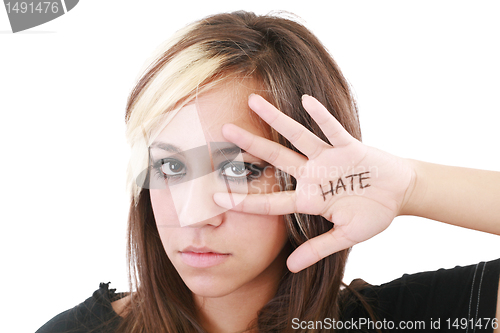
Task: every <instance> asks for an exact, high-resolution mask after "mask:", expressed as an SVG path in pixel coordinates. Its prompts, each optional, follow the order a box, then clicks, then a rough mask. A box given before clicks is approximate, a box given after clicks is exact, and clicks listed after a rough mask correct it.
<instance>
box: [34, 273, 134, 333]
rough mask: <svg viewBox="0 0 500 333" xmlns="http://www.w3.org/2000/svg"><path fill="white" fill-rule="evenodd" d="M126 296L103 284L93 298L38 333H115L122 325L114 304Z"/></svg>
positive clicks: (50, 322)
mask: <svg viewBox="0 0 500 333" xmlns="http://www.w3.org/2000/svg"><path fill="white" fill-rule="evenodd" d="M124 296H125V294H120V293H115V289H109V282H108V283H101V284H100V285H99V289H97V290H96V291H95V292H94V293H93V294H92V296H91V297H89V298H87V299H86V300H85V301H84V302H83V303H80V304H79V305H77V306H75V307H74V308H72V309H69V310H66V311H64V312H62V313H60V314H58V315H57V316H55V317H54V318H52V319H51V320H49V321H48V322H47V323H46V324H45V325H43V326H42V327H40V328H39V329H38V330H37V331H36V333H66V332H71V333H80V332H81V333H83V332H88V331H90V330H95V331H93V332H96V333H98V332H113V331H114V329H116V327H117V325H118V324H119V323H120V317H119V316H118V315H117V313H116V312H115V311H114V309H113V306H112V304H111V303H112V302H114V301H116V300H118V299H121V298H123V297H124Z"/></svg>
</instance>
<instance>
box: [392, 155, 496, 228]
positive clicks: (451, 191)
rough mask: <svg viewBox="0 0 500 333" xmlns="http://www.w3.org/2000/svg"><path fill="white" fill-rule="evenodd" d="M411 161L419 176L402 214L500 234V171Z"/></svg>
mask: <svg viewBox="0 0 500 333" xmlns="http://www.w3.org/2000/svg"><path fill="white" fill-rule="evenodd" d="M408 162H409V163H410V164H411V165H412V166H413V167H414V170H415V177H414V180H413V182H412V184H411V185H410V189H409V192H408V193H407V196H406V198H405V202H404V203H403V206H402V208H401V211H400V214H399V215H415V216H421V217H426V218H429V219H433V220H437V221H441V222H445V223H449V224H453V225H457V226H461V227H465V228H469V229H474V230H480V231H485V232H489V233H493V234H497V235H500V172H494V171H485V170H476V169H468V168H460V167H452V166H445V165H439V164H432V163H426V162H421V161H416V160H408Z"/></svg>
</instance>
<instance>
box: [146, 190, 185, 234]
mask: <svg viewBox="0 0 500 333" xmlns="http://www.w3.org/2000/svg"><path fill="white" fill-rule="evenodd" d="M149 195H150V198H151V206H152V208H153V214H154V217H155V221H156V225H157V227H158V228H161V227H162V226H165V227H166V226H173V225H179V219H178V217H177V212H176V210H175V205H174V202H173V200H172V196H171V194H170V191H169V190H168V189H150V190H149ZM159 231H160V234H161V229H159Z"/></svg>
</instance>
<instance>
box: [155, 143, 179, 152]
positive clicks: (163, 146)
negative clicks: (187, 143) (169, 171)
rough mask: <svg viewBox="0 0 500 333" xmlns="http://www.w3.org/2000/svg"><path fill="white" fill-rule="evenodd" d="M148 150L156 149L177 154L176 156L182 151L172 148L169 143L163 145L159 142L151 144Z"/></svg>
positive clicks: (175, 147)
mask: <svg viewBox="0 0 500 333" xmlns="http://www.w3.org/2000/svg"><path fill="white" fill-rule="evenodd" d="M150 148H158V149H162V150H165V151H168V152H171V153H177V154H180V153H182V150H181V149H180V148H179V147H177V146H174V145H172V144H170V143H165V142H160V141H155V142H153V143H152V144H151V146H150Z"/></svg>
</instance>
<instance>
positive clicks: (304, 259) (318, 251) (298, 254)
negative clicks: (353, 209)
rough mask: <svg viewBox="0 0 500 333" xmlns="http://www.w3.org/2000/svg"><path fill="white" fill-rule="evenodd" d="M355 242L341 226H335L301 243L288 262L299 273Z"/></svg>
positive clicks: (292, 269)
mask: <svg viewBox="0 0 500 333" xmlns="http://www.w3.org/2000/svg"><path fill="white" fill-rule="evenodd" d="M354 244H355V242H354V241H352V240H350V239H349V238H347V237H345V235H344V233H343V231H342V229H341V228H339V229H335V228H333V229H331V230H329V231H328V232H326V233H324V234H322V235H319V236H316V237H314V238H311V239H310V240H308V241H307V242H305V243H303V244H301V245H300V246H299V247H298V248H296V249H295V251H293V252H292V254H290V256H289V257H288V259H287V262H286V264H287V266H288V269H289V270H290V271H291V272H292V273H297V272H300V271H301V270H303V269H304V268H307V267H309V266H311V265H313V264H315V263H317V262H318V261H320V260H321V259H323V258H325V257H327V256H329V255H331V254H333V253H336V252H339V251H342V250H344V249H347V248H349V247H351V246H353V245H354Z"/></svg>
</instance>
